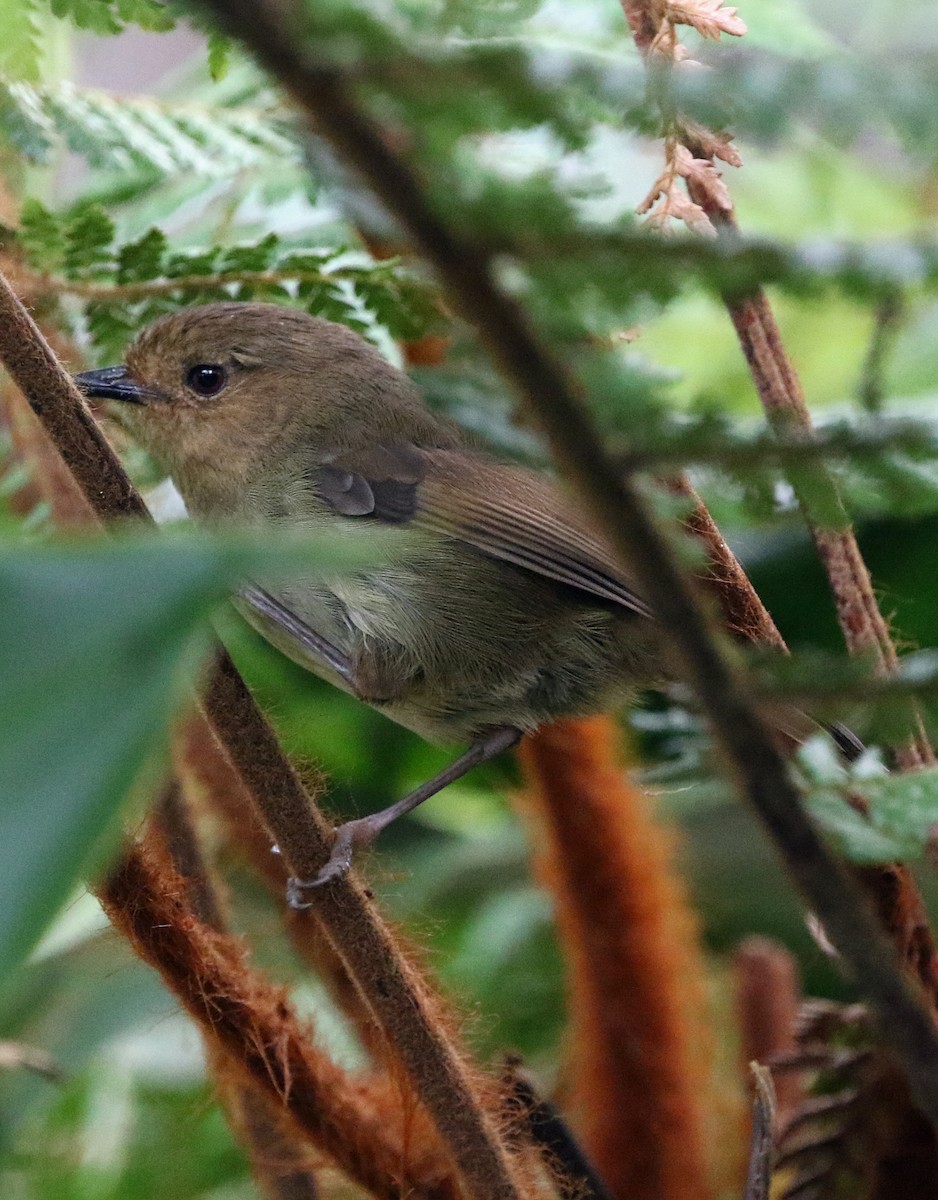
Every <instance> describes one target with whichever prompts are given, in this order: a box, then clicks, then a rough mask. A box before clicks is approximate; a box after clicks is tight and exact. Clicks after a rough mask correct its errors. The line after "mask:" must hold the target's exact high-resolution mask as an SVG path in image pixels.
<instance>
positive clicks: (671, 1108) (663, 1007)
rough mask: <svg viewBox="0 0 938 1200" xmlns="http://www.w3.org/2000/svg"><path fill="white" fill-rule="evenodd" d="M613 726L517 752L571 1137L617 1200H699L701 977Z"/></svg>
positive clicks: (663, 844)
mask: <svg viewBox="0 0 938 1200" xmlns="http://www.w3.org/2000/svg"><path fill="white" fill-rule="evenodd" d="M617 742H618V735H617V731H616V727H615V724H614V723H613V721H612V720H611V719H610V718H606V717H597V718H593V719H590V720H582V721H563V722H560V723H558V724H556V725H553V726H550V727H548V728H545V729H543V730H541V731H540V732H539V733H537V734H536V735H535V736H533V737H531V738H529V739H526V740H525V742H524V743H523V745H522V751H521V760H522V763H523V765H524V769H525V775H526V777H527V779H528V780H529V782H530V784H531V785H532V790H533V792H534V794H535V795H536V797H537V818H538V820H537V826H538V830H540V829H543V835H544V836H543V847H542V849H541V856H540V858H541V869H542V872H543V875H544V877H545V878H546V880H547V881H548V883H549V885H550V887H551V890H552V893H553V895H554V898H555V904H556V910H557V922H558V926H559V930H560V934H561V945H562V948H563V953H564V954H565V956H566V959H567V973H568V989H569V995H570V1000H569V1011H570V1021H571V1023H572V1028H573V1037H572V1041H573V1047H572V1055H571V1063H570V1068H571V1071H572V1074H573V1079H572V1094H573V1106H574V1112H575V1114H576V1116H577V1118H578V1120H577V1124H578V1126H579V1128H580V1130H581V1133H582V1136H583V1140H584V1144H585V1147H586V1150H587V1152H588V1153H589V1155H590V1157H591V1159H592V1160H593V1161H594V1162H595V1164H596V1166H597V1168H598V1170H599V1172H600V1174H601V1175H602V1177H603V1179H604V1180H605V1182H606V1184H607V1186H608V1187H609V1190H610V1191H611V1193H612V1194H613V1196H616V1197H619V1198H620V1200H643V1198H647V1200H703V1198H705V1197H708V1196H709V1195H710V1188H709V1186H708V1183H707V1165H706V1153H705V1147H704V1114H705V1110H706V1103H707V1101H706V1095H707V1082H706V1073H705V1068H706V1062H705V1056H703V1055H702V1054H701V1052H700V1045H701V1043H702V1042H705V1041H706V1035H705V1034H704V1032H703V1030H704V1024H703V1022H702V1020H700V1012H699V1010H697V1011H695V1005H696V1004H699V1002H700V999H701V996H702V993H703V989H704V979H703V964H702V961H701V959H700V955H699V950H698V948H697V945H696V942H695V934H696V929H695V922H694V918H693V916H692V914H691V911H690V909H689V907H688V905H687V902H686V899H685V897H684V895H683V892H682V889H681V886H680V884H679V883H678V881H677V879H676V877H675V875H674V873H673V870H672V867H671V858H672V847H671V844H670V839H669V838H668V836H667V835H666V833H665V831H664V830H663V829H662V828H661V826H659V825H658V824H657V823H656V822H655V821H654V820H653V819H652V817H651V814H650V811H649V805H648V799H647V797H646V796H645V795H644V794H643V793H642V792H641V791H639V790H638V789H637V788H636V787H635V786H634V785H633V784H632V783H631V782H630V781H629V780H628V778H627V776H626V775H625V773H624V771H623V768H622V765H621V763H620V762H619V760H618V757H617V753H616V744H617Z"/></svg>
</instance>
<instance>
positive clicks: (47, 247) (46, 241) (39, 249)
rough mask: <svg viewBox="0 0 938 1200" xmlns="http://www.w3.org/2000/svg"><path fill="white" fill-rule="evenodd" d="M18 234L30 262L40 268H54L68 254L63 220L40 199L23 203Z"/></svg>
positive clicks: (50, 269) (45, 269)
mask: <svg viewBox="0 0 938 1200" xmlns="http://www.w3.org/2000/svg"><path fill="white" fill-rule="evenodd" d="M17 237H18V241H19V244H20V246H22V248H23V253H24V254H25V255H26V260H27V262H28V263H30V265H32V266H34V267H38V268H39V270H40V271H54V270H56V269H57V268H58V267H59V266H61V263H62V259H63V256H64V254H65V231H64V230H63V228H62V221H61V219H60V218H59V217H57V216H56V215H55V213H51V212H49V210H48V209H47V208H46V207H45V205H43V204H41V203H40V202H39V201H38V200H34V199H28V200H26V201H25V202H24V203H23V207H22V210H21V211H20V227H19V231H18V235H17Z"/></svg>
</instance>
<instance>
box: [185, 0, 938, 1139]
mask: <svg viewBox="0 0 938 1200" xmlns="http://www.w3.org/2000/svg"><path fill="white" fill-rule="evenodd" d="M199 7H201V8H203V9H206V10H207V11H208V12H209V13H210V14H211V15H212V16H213V17H214V19H215V20H216V21H217V22H218V24H219V25H220V26H221V28H222V29H224V30H226V31H227V32H229V33H230V34H232V35H233V36H234V37H236V38H239V39H240V40H242V41H244V42H246V43H247V45H248V46H249V47H250V48H251V49H252V50H253V51H254V53H255V55H256V56H257V58H258V59H259V61H260V62H261V63H262V64H263V65H264V66H265V67H266V68H267V69H268V70H269V71H271V73H272V74H274V75H275V76H276V77H277V78H278V79H279V80H280V82H281V83H282V84H283V85H284V87H285V88H286V89H287V91H288V92H289V93H290V94H291V95H292V96H293V98H294V100H295V101H296V102H297V103H298V105H299V106H300V107H301V108H302V109H303V110H304V111H305V112H306V114H307V115H308V117H309V119H310V121H311V122H314V123H315V126H316V129H317V132H318V133H319V134H320V135H322V136H324V137H326V138H327V139H328V140H329V141H330V142H331V143H332V145H333V147H334V148H335V150H336V151H337V152H338V153H339V154H340V155H341V156H342V157H343V158H344V159H345V161H346V162H347V163H349V165H351V166H353V167H354V168H355V169H356V170H357V171H358V172H359V173H360V174H361V175H362V176H363V177H364V179H365V180H366V181H367V182H368V183H369V184H370V186H371V187H372V189H373V190H374V192H375V193H376V194H377V195H378V196H379V198H380V199H381V201H382V202H383V203H384V205H385V207H386V208H387V209H388V211H389V212H390V213H392V214H393V215H394V217H395V218H396V219H397V221H398V222H399V223H400V225H401V227H402V228H403V229H404V230H405V231H406V232H407V233H408V234H409V235H410V237H411V238H412V240H413V242H414V244H415V246H416V247H417V248H418V249H419V250H420V251H421V252H422V253H423V255H424V256H425V257H426V258H427V259H428V261H429V262H430V263H431V264H432V265H433V266H434V267H435V269H436V271H437V273H438V275H439V277H440V280H441V281H442V283H443V285H444V288H445V291H446V293H447V295H448V298H449V299H450V300H451V301H452V303H453V304H454V306H455V307H456V308H457V309H458V310H459V311H460V312H461V313H462V314H463V316H464V317H465V318H466V319H467V320H468V321H469V322H470V323H472V324H473V325H475V327H476V328H477V330H478V331H479V333H480V335H481V337H482V338H483V340H484V342H485V344H486V345H487V347H488V349H489V351H490V353H491V354H492V356H493V359H494V360H495V362H496V363H497V365H498V367H499V369H500V370H501V372H502V374H503V375H504V377H505V379H506V380H507V381H508V382H509V383H510V385H511V386H512V388H513V389H514V390H515V392H516V393H517V395H518V396H519V398H520V399H521V400H522V402H523V403H524V405H525V407H526V408H528V409H529V410H530V412H531V413H532V414H533V415H534V417H535V419H536V420H537V421H538V423H539V425H540V426H541V428H542V429H543V430H544V432H545V433H546V434H547V436H548V439H549V442H550V445H551V448H552V450H553V452H554V455H555V457H556V458H557V460H558V462H559V463H560V465H561V466H562V467H563V468H564V469H565V470H566V471H567V473H568V474H569V475H570V477H571V479H572V480H573V481H574V482H575V483H576V484H577V486H578V487H579V489H580V490H581V493H582V495H583V497H584V499H585V500H586V502H587V504H588V506H589V508H590V509H591V510H592V511H593V513H594V515H595V517H596V519H597V521H598V523H599V525H600V528H602V529H604V530H605V532H606V534H607V535H608V537H609V538H610V540H611V543H612V545H613V546H614V547H615V548H616V549H617V550H618V551H619V553H620V554H621V555H622V557H623V559H624V560H625V561H627V562H628V563H629V564H630V568H631V570H632V572H633V573H634V576H635V578H636V580H637V582H638V584H639V586H640V587H641V589H642V590H643V591H644V594H645V595H646V597H647V599H648V601H649V602H650V603H651V605H652V606H653V608H654V609H655V610H656V612H657V613H658V615H659V618H660V620H661V623H662V627H663V628H664V629H665V630H666V631H667V632H668V633H669V635H670V638H671V640H672V642H673V645H674V648H675V649H676V651H677V653H678V657H679V661H680V662H681V665H682V666H683V669H684V674H685V676H686V678H687V679H688V681H689V682H690V683H691V685H692V687H693V688H694V690H695V691H696V693H697V695H698V697H699V699H700V701H701V703H702V705H703V707H704V710H705V711H706V712H707V714H708V715H709V717H710V720H711V722H712V724H713V726H714V729H715V731H716V733H717V736H718V739H719V741H720V743H721V744H722V747H723V750H724V753H725V755H726V758H727V761H728V762H729V763H730V764H731V765H732V768H733V771H734V774H735V776H736V781H737V783H738V785H739V787H740V790H741V791H742V792H743V793H744V795H745V796H746V797H747V798H748V799H749V801H750V802H751V803H752V804H753V806H754V807H755V809H756V811H757V812H758V813H759V815H760V817H761V819H762V821H763V823H764V824H765V826H766V828H767V829H768V830H769V832H770V833H771V835H772V837H773V839H774V841H775V842H776V845H777V846H778V849H779V851H780V852H781V853H782V854H783V855H784V857H785V860H786V862H787V864H788V867H789V869H790V871H791V873H792V875H793V876H794V878H795V879H796V880H797V882H798V884H799V885H800V887H801V889H802V891H803V893H804V895H805V898H806V899H807V901H808V903H809V904H810V906H811V907H812V908H813V909H814V911H815V912H816V914H817V916H818V918H819V919H820V920H821V921H822V922H823V923H824V925H825V928H826V929H827V932H828V934H829V936H830V938H831V941H832V942H833V943H834V944H835V945H836V946H837V948H838V949H839V951H840V953H841V955H842V956H843V959H844V961H845V963H847V964H848V965H849V967H850V969H851V971H852V973H853V974H854V975H855V977H856V980H857V984H858V986H859V987H860V988H861V989H862V990H863V992H864V993H865V995H866V996H867V997H868V998H869V1000H870V1001H871V1003H872V1004H873V1005H874V1006H875V1008H876V1010H877V1012H878V1014H879V1017H880V1019H881V1022H882V1031H883V1035H884V1036H885V1037H886V1038H887V1039H888V1040H889V1041H890V1042H891V1044H892V1045H893V1046H894V1048H895V1049H896V1052H897V1054H898V1055H899V1057H900V1059H901V1061H902V1063H903V1066H904V1068H905V1070H906V1071H907V1072H908V1075H909V1079H910V1081H911V1083H912V1086H913V1088H914V1091H915V1093H916V1095H917V1096H918V1098H919V1100H920V1102H921V1104H922V1106H923V1109H924V1111H926V1112H927V1113H928V1115H929V1117H930V1119H931V1120H932V1121H935V1122H938V1038H936V1033H935V1029H934V1027H933V1025H932V1022H931V1019H930V1017H929V1016H928V1015H927V1013H926V1012H925V1009H924V1007H923V1006H922V1003H921V999H920V996H919V995H918V994H916V993H913V992H912V990H911V988H910V986H909V984H908V983H907V982H906V980H905V979H904V978H903V976H902V974H901V972H900V971H899V969H898V966H897V964H896V961H895V958H894V956H893V952H892V948H891V946H890V945H889V944H888V943H887V942H886V940H885V938H884V937H883V934H882V932H881V931H880V929H879V927H878V925H877V924H876V922H875V921H874V920H873V918H872V916H871V914H870V912H869V910H868V908H867V907H866V904H865V901H864V900H863V898H862V895H861V894H860V893H859V892H858V890H857V887H856V885H855V884H854V882H853V881H852V879H851V878H850V877H849V875H848V874H847V872H846V871H845V869H844V867H843V866H842V864H841V863H840V862H839V861H838V860H837V859H835V858H834V857H833V856H832V855H831V853H830V852H829V851H828V849H827V847H826V845H825V844H824V842H823V841H822V840H821V838H820V836H819V834H818V833H817V831H816V829H815V827H814V825H813V824H812V823H811V821H810V820H809V819H808V817H807V815H806V813H805V811H804V808H803V805H802V803H801V797H800V795H799V793H798V789H797V788H796V787H795V785H794V783H793V782H792V780H791V779H790V777H789V775H788V773H787V770H786V766H785V762H784V760H783V758H782V757H781V755H780V753H779V751H778V750H777V749H776V747H775V745H774V743H773V741H772V738H771V735H770V734H769V731H768V730H767V729H766V727H765V726H764V724H763V722H762V720H761V719H760V717H759V716H758V715H757V713H756V712H755V711H754V707H753V705H752V702H751V700H750V697H749V695H748V692H747V690H746V689H745V687H744V685H743V683H742V681H741V680H740V678H739V677H738V676H737V674H736V672H735V671H734V670H733V669H732V668H731V666H730V665H729V663H728V661H727V659H726V658H725V656H724V655H723V653H722V652H721V651H720V649H719V647H718V645H717V642H716V640H715V639H714V637H713V636H712V634H711V631H710V629H709V626H708V624H707V621H706V618H705V616H704V614H703V611H702V609H701V606H700V604H699V603H698V601H697V599H696V597H695V596H694V595H693V593H692V592H691V591H690V589H689V587H688V584H687V581H686V580H685V578H684V575H683V573H682V572H681V570H680V569H679V567H678V565H677V563H676V561H675V558H674V555H673V553H672V551H671V550H670V547H669V546H668V545H667V542H666V540H665V539H664V538H663V536H662V534H661V533H660V532H659V530H658V528H657V525H656V523H655V522H654V520H653V518H652V517H651V515H650V513H649V511H648V508H647V506H646V504H645V502H644V500H643V498H642V496H641V494H640V492H639V491H638V489H637V488H636V487H635V485H634V484H633V482H632V481H631V480H630V479H625V478H622V476H621V473H620V472H619V471H618V470H617V468H616V466H615V464H614V463H613V462H612V461H611V460H610V458H609V456H608V455H607V454H606V452H605V448H604V446H603V444H602V441H601V440H600V438H599V436H598V434H597V432H596V430H595V428H594V426H593V424H592V422H591V420H590V418H589V416H588V414H587V412H586V409H585V407H584V405H583V402H582V398H581V388H580V386H579V384H578V383H577V382H575V381H574V380H573V379H572V378H571V377H570V376H569V374H568V373H567V371H566V369H565V368H564V367H563V366H562V365H561V363H560V362H559V361H558V360H557V359H556V358H555V357H554V356H553V355H552V354H551V353H550V352H549V351H548V350H547V348H546V347H545V346H544V345H543V344H542V343H541V342H540V341H539V340H538V338H537V337H536V336H535V334H534V332H533V330H532V328H531V326H530V324H529V322H528V319H527V317H526V316H525V315H524V313H523V311H522V310H521V308H520V307H519V305H518V304H517V302H516V301H515V300H513V299H512V298H510V297H509V296H508V295H507V294H506V293H505V292H504V291H503V290H501V289H500V288H499V287H498V285H497V284H496V283H495V276H494V265H493V263H492V261H491V259H490V257H489V255H488V254H487V253H486V252H485V251H484V249H482V248H480V247H478V246H476V245H474V244H472V243H471V242H469V241H466V240H464V239H463V238H462V237H460V236H459V235H457V234H456V233H454V232H453V231H452V230H451V229H450V228H449V227H448V226H447V225H446V224H445V223H444V222H443V221H442V220H441V218H440V217H439V216H438V214H437V213H436V212H435V211H434V210H433V208H432V206H431V205H430V202H429V200H428V198H427V195H426V193H425V191H424V189H423V187H422V186H421V184H420V182H419V180H418V177H417V175H416V174H415V173H414V172H413V171H412V170H411V169H410V167H409V166H408V165H406V164H405V162H404V161H403V159H402V158H400V157H399V156H398V155H397V154H396V153H395V152H394V151H393V150H392V149H391V148H390V139H389V138H388V137H387V136H386V134H385V131H384V130H383V129H382V128H381V127H380V126H378V125H377V124H376V123H375V122H374V121H373V120H372V119H371V117H370V116H369V115H368V114H367V113H366V112H365V110H364V108H363V107H362V106H361V105H360V104H358V103H357V101H356V100H355V99H354V97H353V94H352V92H351V91H350V88H349V85H348V82H347V80H346V78H345V76H344V75H343V73H342V70H341V69H340V68H338V67H336V66H335V64H333V63H327V62H323V61H320V60H318V59H316V58H315V57H314V56H313V55H312V54H311V53H310V51H309V49H308V47H307V45H306V44H304V39H303V38H301V37H300V36H298V29H297V28H296V27H295V25H294V24H293V23H292V22H286V21H284V20H281V13H282V9H281V8H280V7H279V6H278V7H277V8H276V9H274V7H273V6H272V5H271V4H270V3H266V2H264V3H256V2H254V0H252V2H248V0H200V3H199ZM292 14H293V17H294V20H295V19H296V17H297V15H298V14H297V10H296V9H293V10H292Z"/></svg>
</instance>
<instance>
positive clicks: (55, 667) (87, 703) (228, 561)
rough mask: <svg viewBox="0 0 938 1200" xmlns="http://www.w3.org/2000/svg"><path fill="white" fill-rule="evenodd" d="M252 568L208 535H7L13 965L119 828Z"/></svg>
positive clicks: (1, 961) (1, 962) (7, 848)
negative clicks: (89, 538)
mask: <svg viewBox="0 0 938 1200" xmlns="http://www.w3.org/2000/svg"><path fill="white" fill-rule="evenodd" d="M241 558H242V560H243V556H241ZM239 567H240V568H241V569H242V570H243V561H242V562H240V563H239V561H238V556H237V555H233V554H231V553H226V552H225V551H224V550H223V549H222V550H220V549H218V548H216V547H215V546H213V545H212V543H210V542H207V541H202V542H198V543H197V542H195V541H192V542H188V541H187V542H185V543H183V542H182V541H173V542H172V543H171V542H169V541H168V540H167V539H163V538H159V539H158V538H152V539H147V540H146V541H140V542H134V543H127V544H120V543H116V542H115V543H110V542H109V543H107V544H104V545H102V544H100V543H97V542H95V543H88V544H86V545H74V546H61V545H60V546H42V547H36V546H31V547H23V546H11V545H6V546H3V547H0V607H2V609H3V612H4V620H3V622H2V626H0V675H2V678H3V690H2V694H0V796H2V798H3V800H2V806H0V977H2V976H4V975H6V973H7V972H8V971H9V969H10V968H11V967H12V966H14V965H15V964H16V963H17V962H19V961H21V960H22V958H23V957H24V955H25V954H27V953H28V952H29V950H30V948H31V947H32V946H33V945H34V944H35V942H36V940H37V938H38V937H39V935H40V934H41V933H42V930H43V928H44V927H45V925H46V924H47V922H48V921H49V920H50V918H51V917H52V916H53V915H54V914H55V912H56V911H57V909H58V908H59V906H60V905H61V904H62V902H63V901H64V900H65V898H66V897H67V896H68V894H69V892H70V891H71V890H72V888H73V887H74V886H75V884H76V882H77V881H78V879H79V877H80V875H81V873H82V871H83V870H85V869H87V868H88V867H89V865H90V864H91V862H92V860H93V857H94V851H95V850H96V848H97V847H98V846H99V844H100V839H101V836H102V834H103V833H104V832H105V831H106V830H107V829H108V828H113V822H114V817H115V814H116V813H117V811H118V809H119V806H120V804H121V802H122V801H123V800H124V798H125V796H126V795H127V792H128V789H129V788H130V786H131V784H132V783H133V781H134V779H135V777H136V776H137V774H138V772H139V770H140V767H141V764H142V763H143V761H144V759H145V757H146V756H147V754H148V753H149V752H150V751H151V750H152V749H153V748H154V746H155V745H156V744H157V742H158V741H159V740H160V739H161V737H162V736H163V734H164V732H165V729H166V723H167V721H168V719H169V717H170V715H171V713H172V711H173V708H174V707H175V705H176V703H177V702H178V701H179V699H180V696H181V694H182V693H181V689H182V684H183V682H184V681H185V680H187V679H191V678H192V675H193V672H194V670H195V668H196V666H197V665H198V663H199V661H200V658H201V650H202V649H204V645H205V642H204V640H200V639H198V638H197V637H196V636H195V635H196V634H197V632H198V631H199V630H200V628H201V632H202V633H203V635H204V632H205V628H204V625H203V622H204V620H205V618H206V616H207V615H208V612H209V610H210V609H211V607H212V605H213V604H215V603H217V602H218V601H219V600H220V599H221V598H222V597H223V596H224V595H225V593H226V591H227V589H228V588H229V587H230V586H231V583H232V581H233V580H234V579H236V578H237V576H238V574H239Z"/></svg>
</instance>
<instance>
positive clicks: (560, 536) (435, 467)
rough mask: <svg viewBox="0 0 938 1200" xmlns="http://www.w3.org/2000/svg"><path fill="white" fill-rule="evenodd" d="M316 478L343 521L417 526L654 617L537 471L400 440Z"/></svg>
mask: <svg viewBox="0 0 938 1200" xmlns="http://www.w3.org/2000/svg"><path fill="white" fill-rule="evenodd" d="M312 478H313V483H314V486H315V488H316V490H317V492H318V493H319V495H320V496H321V497H322V498H323V499H324V500H326V501H327V502H328V503H329V504H330V505H331V506H332V507H333V508H334V509H335V511H336V512H337V513H340V514H341V515H343V516H347V517H362V518H371V519H373V520H378V521H384V522H387V523H389V524H404V523H407V524H412V525H413V526H414V528H418V529H420V528H422V529H426V530H428V531H430V532H433V533H438V534H441V535H442V536H444V537H450V538H454V539H456V540H458V541H462V542H465V543H467V544H468V545H471V546H474V547H475V548H476V549H477V550H481V551H482V552H483V553H484V554H489V555H491V556H492V557H493V558H497V559H501V560H502V561H504V562H509V563H512V564H514V565H515V566H517V567H521V568H523V569H524V570H527V571H531V572H533V573H535V574H537V575H542V576H544V577H545V578H547V579H552V580H555V581H556V582H557V583H563V584H566V585H568V586H569V587H573V588H576V589H578V590H579V591H581V592H585V593H586V594H587V595H590V596H595V597H597V598H598V599H601V600H606V601H608V602H611V603H613V604H619V605H621V606H622V607H623V608H627V609H629V610H631V611H632V612H634V613H636V614H639V615H641V616H645V617H650V616H651V615H652V612H651V609H650V608H649V607H648V605H647V604H646V603H645V602H644V600H642V599H641V598H640V597H639V596H637V595H636V594H635V592H634V591H633V590H632V588H631V587H630V585H629V583H628V582H627V580H626V579H625V578H624V576H623V574H622V572H621V570H620V569H619V566H618V564H617V562H616V559H615V556H614V554H613V553H612V551H611V550H610V548H609V547H608V546H607V545H606V543H605V542H604V541H603V540H602V539H601V538H600V537H599V536H598V535H597V534H596V533H595V532H594V530H593V529H592V528H591V527H590V525H589V523H588V521H587V520H586V519H585V518H583V517H582V516H581V515H580V514H579V513H578V512H577V511H576V509H575V508H574V506H573V505H572V504H571V503H570V501H569V500H568V499H567V498H566V497H565V496H564V495H563V493H562V492H561V491H560V490H559V489H558V488H557V487H556V486H555V485H554V484H553V483H551V482H550V480H548V479H546V478H545V477H544V476H541V475H538V474H536V473H535V472H533V471H528V470H526V469H525V468H523V467H515V466H506V465H504V464H500V463H493V462H491V461H489V460H487V459H485V458H484V457H482V456H480V455H477V454H473V453H470V452H468V451H465V450H421V449H418V448H417V447H415V446H412V445H409V444H408V445H404V444H398V445H392V446H374V447H370V448H369V449H367V450H362V451H355V452H352V453H348V454H342V455H339V456H337V457H336V458H334V459H332V460H330V461H329V462H328V463H326V464H323V465H320V466H318V467H317V468H316V469H315V471H314V472H313V475H312Z"/></svg>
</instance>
